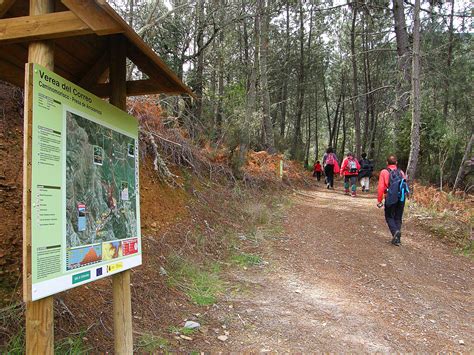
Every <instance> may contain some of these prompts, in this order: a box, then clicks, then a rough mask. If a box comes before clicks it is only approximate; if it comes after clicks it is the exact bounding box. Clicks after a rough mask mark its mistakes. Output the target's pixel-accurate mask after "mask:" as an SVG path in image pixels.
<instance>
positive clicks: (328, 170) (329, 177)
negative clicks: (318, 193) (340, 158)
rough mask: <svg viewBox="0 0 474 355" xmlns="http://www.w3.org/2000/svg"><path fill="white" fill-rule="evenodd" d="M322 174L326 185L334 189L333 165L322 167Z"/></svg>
mask: <svg viewBox="0 0 474 355" xmlns="http://www.w3.org/2000/svg"><path fill="white" fill-rule="evenodd" d="M324 174H325V175H326V183H327V184H329V186H331V187H334V165H326V166H325V167H324Z"/></svg>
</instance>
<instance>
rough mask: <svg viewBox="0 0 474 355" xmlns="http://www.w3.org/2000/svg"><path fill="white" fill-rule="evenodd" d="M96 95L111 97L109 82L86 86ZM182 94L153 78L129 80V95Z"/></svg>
mask: <svg viewBox="0 0 474 355" xmlns="http://www.w3.org/2000/svg"><path fill="white" fill-rule="evenodd" d="M84 88H85V89H86V90H88V91H90V92H91V93H93V94H94V95H96V96H98V97H102V98H106V97H110V93H111V92H112V88H111V86H110V84H109V83H106V84H95V85H92V86H89V87H84ZM156 94H166V95H182V94H183V92H182V91H180V90H177V89H170V88H168V87H163V86H160V85H159V84H158V83H157V82H156V81H154V80H152V79H146V80H133V81H127V97H128V96H140V95H156Z"/></svg>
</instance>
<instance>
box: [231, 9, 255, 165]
mask: <svg viewBox="0 0 474 355" xmlns="http://www.w3.org/2000/svg"><path fill="white" fill-rule="evenodd" d="M242 7H243V9H245V4H244V2H242ZM244 21H245V20H244ZM259 27H260V25H259V20H258V16H255V28H259ZM254 38H255V46H254V48H258V33H255V37H254ZM245 44H246V46H250V43H249V40H248V38H246V40H245ZM246 53H247V55H249V54H248V53H249V51H248V48H247V49H246ZM249 57H250V56H249ZM247 63H249V62H247ZM257 71H258V51H257V50H255V51H254V59H253V62H252V63H249V68H248V69H247V72H248V73H249V75H248V82H247V85H246V87H247V88H248V89H247V95H246V102H245V115H244V122H243V124H242V126H241V129H240V139H239V141H240V150H239V166H238V171H239V172H240V170H241V167H242V166H243V165H244V164H245V161H246V157H247V151H248V148H249V144H250V131H249V125H250V122H251V119H252V117H253V115H254V112H255V104H256V101H257ZM234 170H235V169H234Z"/></svg>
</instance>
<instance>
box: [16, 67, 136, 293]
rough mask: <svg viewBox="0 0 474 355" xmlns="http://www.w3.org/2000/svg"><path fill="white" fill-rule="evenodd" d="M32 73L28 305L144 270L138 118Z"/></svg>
mask: <svg viewBox="0 0 474 355" xmlns="http://www.w3.org/2000/svg"><path fill="white" fill-rule="evenodd" d="M27 75H28V83H29V86H28V87H27V90H28V92H27V94H28V97H30V98H31V99H32V100H31V101H32V102H31V108H32V110H31V113H32V117H31V119H32V128H31V129H32V148H31V149H32V152H31V205H30V208H31V270H28V269H25V270H26V272H25V274H26V278H25V280H26V281H27V285H26V287H25V288H24V300H25V301H30V300H32V301H35V300H38V299H41V298H44V297H47V296H50V295H53V294H55V293H58V292H61V291H64V290H67V289H70V288H73V287H76V286H80V285H84V284H86V283H89V282H93V281H95V280H99V279H101V278H104V277H108V276H111V275H113V274H116V273H118V272H122V271H124V270H128V269H131V268H133V267H136V266H138V265H141V263H142V257H141V233H140V195H139V191H140V188H139V156H138V121H137V119H136V118H134V117H132V116H130V115H128V114H127V113H126V112H124V111H121V110H119V109H118V108H117V107H114V106H112V105H110V104H109V103H107V102H106V101H104V100H101V99H100V98H98V97H96V96H94V95H93V94H91V93H90V92H88V91H86V90H84V89H82V88H81V87H79V86H77V85H75V84H73V83H71V82H69V81H68V80H66V79H65V78H62V77H61V76H59V75H57V74H56V73H53V72H51V71H49V70H47V69H46V68H43V67H41V66H39V65H36V64H28V66H27ZM26 250H27V252H28V249H26ZM26 265H28V263H27V264H26ZM30 276H31V277H30Z"/></svg>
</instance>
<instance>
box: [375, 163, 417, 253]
mask: <svg viewBox="0 0 474 355" xmlns="http://www.w3.org/2000/svg"><path fill="white" fill-rule="evenodd" d="M409 193H410V190H409V189H408V185H407V183H406V177H405V173H404V172H403V171H402V170H400V169H399V168H398V163H397V157H396V156H395V155H390V156H389V157H388V158H387V167H386V168H385V169H383V170H382V171H381V172H380V176H379V186H378V194H377V202H378V203H377V207H378V208H382V207H384V208H385V220H386V221H387V225H388V228H389V229H390V233H391V234H392V244H393V245H396V246H399V245H400V243H401V242H400V239H401V237H402V219H403V210H404V209H405V200H406V197H408V194H409ZM384 198H385V203H382V199H384Z"/></svg>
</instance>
